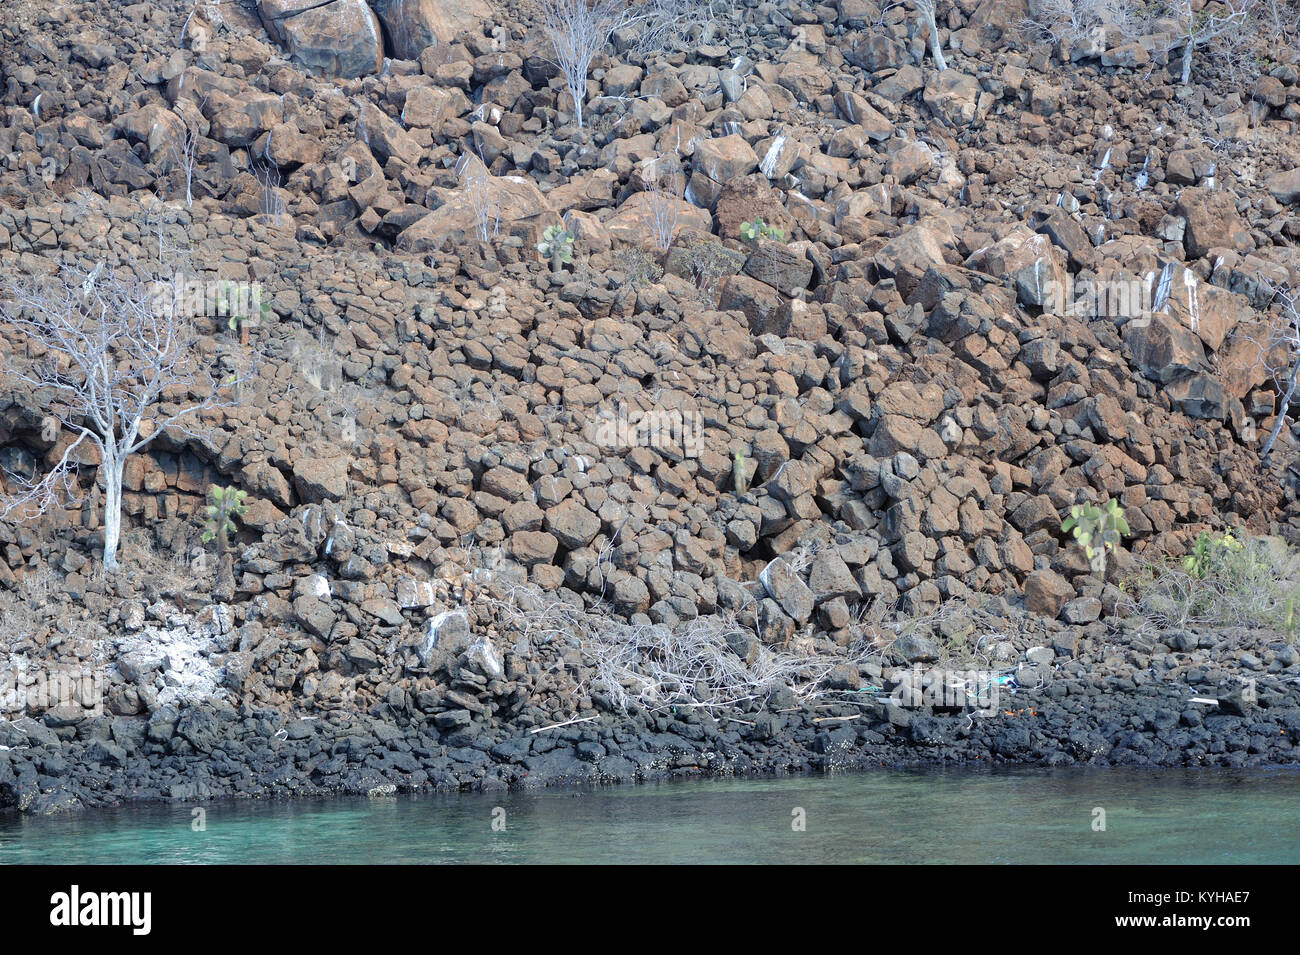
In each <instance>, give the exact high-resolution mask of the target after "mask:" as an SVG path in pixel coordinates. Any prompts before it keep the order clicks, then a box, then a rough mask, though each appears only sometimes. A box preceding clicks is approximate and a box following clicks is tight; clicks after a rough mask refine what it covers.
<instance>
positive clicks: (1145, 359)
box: [1124, 314, 1205, 384]
mask: <svg viewBox="0 0 1300 955" xmlns="http://www.w3.org/2000/svg"><path fill="white" fill-rule="evenodd" d="M1124 343H1125V344H1126V345H1128V347H1129V348H1130V349H1131V350H1132V352H1133V361H1134V362H1135V363H1136V365H1137V368H1138V370H1140V371H1141V372H1142V374H1144V375H1146V376H1147V377H1148V378H1150V379H1151V380H1152V381H1158V382H1160V383H1161V384H1168V383H1169V382H1171V381H1173V380H1174V379H1176V378H1184V377H1186V376H1188V375H1192V374H1195V373H1197V372H1200V371H1203V370H1204V369H1205V349H1204V348H1203V347H1202V345H1201V340H1200V339H1199V338H1198V337H1197V336H1196V334H1195V333H1193V332H1192V331H1190V330H1189V329H1187V328H1185V327H1184V326H1183V325H1182V323H1180V322H1178V321H1176V320H1175V319H1173V318H1171V317H1170V316H1168V315H1164V314H1157V315H1153V316H1151V317H1150V318H1149V319H1138V320H1135V321H1132V322H1129V323H1128V324H1127V325H1125V326H1124Z"/></svg>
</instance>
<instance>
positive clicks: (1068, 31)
mask: <svg viewBox="0 0 1300 955" xmlns="http://www.w3.org/2000/svg"><path fill="white" fill-rule="evenodd" d="M1135 2H1136V0H1037V2H1036V3H1034V4H1032V5H1031V6H1030V8H1029V9H1030V16H1029V17H1026V18H1025V19H1024V20H1023V21H1022V23H1021V29H1022V30H1024V31H1025V32H1026V33H1028V34H1030V35H1031V36H1035V37H1041V38H1044V39H1050V40H1053V41H1055V42H1057V43H1065V44H1067V45H1069V46H1074V45H1076V44H1078V43H1079V42H1080V41H1082V40H1086V39H1088V38H1089V37H1091V36H1093V35H1094V34H1095V33H1096V32H1097V30H1099V29H1101V28H1106V27H1109V28H1111V29H1113V30H1115V31H1116V32H1118V33H1119V34H1121V35H1127V34H1129V33H1130V32H1131V31H1132V29H1133V22H1134V18H1135V12H1134V9H1133V6H1134V3H1135Z"/></svg>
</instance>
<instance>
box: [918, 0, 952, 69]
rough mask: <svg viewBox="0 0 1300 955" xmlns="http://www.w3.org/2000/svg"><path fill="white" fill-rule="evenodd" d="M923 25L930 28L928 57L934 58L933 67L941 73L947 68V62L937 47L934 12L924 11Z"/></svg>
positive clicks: (937, 35) (937, 34)
mask: <svg viewBox="0 0 1300 955" xmlns="http://www.w3.org/2000/svg"><path fill="white" fill-rule="evenodd" d="M924 13H925V23H926V26H928V27H929V28H930V55H931V56H933V57H934V65H935V66H937V67H938V68H939V72H940V73H942V72H943V71H944V70H946V69H947V68H948V61H947V60H945V59H944V58H943V50H942V49H941V48H940V47H939V27H938V25H937V24H936V23H935V22H934V11H933V10H926V11H924Z"/></svg>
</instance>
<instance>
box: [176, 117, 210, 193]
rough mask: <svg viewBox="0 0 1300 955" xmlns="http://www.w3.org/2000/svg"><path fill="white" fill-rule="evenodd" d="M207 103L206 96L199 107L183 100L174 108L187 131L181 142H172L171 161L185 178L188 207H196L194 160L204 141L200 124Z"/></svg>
mask: <svg viewBox="0 0 1300 955" xmlns="http://www.w3.org/2000/svg"><path fill="white" fill-rule="evenodd" d="M207 101H208V98H207V97H206V96H204V97H203V98H202V99H201V100H199V102H198V104H197V105H193V104H188V103H186V101H184V100H181V101H178V102H177V103H176V105H175V106H174V107H172V110H173V112H175V113H176V115H177V116H179V117H180V120H181V122H182V123H183V124H184V126H183V128H184V130H185V132H184V133H183V134H182V137H181V139H180V140H179V141H175V140H173V142H172V147H171V153H172V155H171V159H172V162H173V163H174V164H175V165H176V166H177V167H178V168H179V169H180V170H181V173H182V174H183V175H184V176H185V205H187V206H192V205H194V160H195V158H196V157H197V155H198V150H199V142H200V141H201V140H202V139H203V134H202V132H201V131H200V123H202V121H203V105H204V104H205V103H206V102H207ZM183 103H185V105H184V106H182V104H183Z"/></svg>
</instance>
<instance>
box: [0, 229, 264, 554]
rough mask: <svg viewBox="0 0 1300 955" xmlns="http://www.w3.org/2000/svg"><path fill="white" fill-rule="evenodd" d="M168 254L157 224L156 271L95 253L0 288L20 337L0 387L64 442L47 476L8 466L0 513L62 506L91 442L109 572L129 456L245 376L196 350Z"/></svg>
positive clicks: (184, 432)
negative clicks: (87, 264) (85, 266)
mask: <svg viewBox="0 0 1300 955" xmlns="http://www.w3.org/2000/svg"><path fill="white" fill-rule="evenodd" d="M167 261H168V259H167V257H166V255H165V253H164V251H163V247H162V237H161V232H160V234H159V262H158V263H157V264H158V266H160V268H158V269H157V270H153V271H151V272H150V270H149V269H148V267H146V272H148V273H149V274H146V275H143V276H142V275H139V274H137V273H136V272H135V271H134V270H131V269H129V268H127V267H125V266H124V267H122V268H121V269H119V270H117V271H114V270H113V269H111V268H109V267H107V266H106V265H105V264H104V262H102V261H101V262H100V263H98V264H97V265H96V266H95V267H94V268H93V269H92V270H90V271H82V270H80V269H76V268H73V267H71V266H69V267H65V268H64V269H63V270H62V271H61V272H60V273H58V274H57V275H56V276H54V277H53V278H49V279H45V280H41V279H30V278H25V277H20V276H17V275H13V274H10V275H7V276H6V277H5V278H4V280H3V284H2V289H3V291H2V292H0V322H3V323H4V324H6V325H7V326H8V327H9V337H10V338H11V340H12V341H13V342H14V343H15V345H16V346H18V347H15V348H13V349H12V350H11V351H10V352H9V354H8V355H7V356H6V360H5V366H4V369H3V371H4V375H5V378H6V379H8V381H7V384H8V385H9V387H11V388H13V389H14V390H15V391H17V392H19V394H21V395H22V397H23V400H24V401H26V402H30V403H31V405H32V406H34V407H37V408H39V409H40V413H41V414H43V415H44V416H45V422H46V427H45V429H44V430H45V431H46V432H47V433H45V434H44V435H43V437H45V438H46V440H48V441H54V442H56V443H55V447H56V448H57V447H58V444H59V443H60V439H62V440H63V441H67V442H68V443H67V445H66V446H65V447H64V449H63V452H62V455H61V456H60V458H59V460H58V461H57V462H56V463H55V464H54V465H53V467H51V468H50V469H49V470H48V471H46V473H45V474H44V475H43V476H38V475H37V474H35V473H33V474H28V475H18V474H14V473H12V472H11V473H9V474H8V477H9V479H10V481H11V482H12V483H13V484H14V485H15V486H16V490H15V491H14V492H13V493H12V494H10V495H8V496H7V497H5V498H4V499H2V500H0V517H3V518H8V517H9V516H10V515H14V516H15V517H17V518H18V519H30V518H31V517H33V516H36V515H38V514H41V513H43V512H45V511H47V510H50V509H51V508H54V507H56V506H59V505H60V504H61V503H62V502H63V500H64V499H65V495H66V494H67V493H68V492H71V491H72V490H73V488H74V486H75V483H76V471H77V469H78V467H79V465H80V463H81V462H79V457H80V455H79V454H78V449H83V448H84V449H85V450H89V449H90V448H93V449H94V450H95V451H97V452H98V457H99V462H98V464H99V471H100V474H101V475H102V478H103V483H104V567H105V568H106V569H108V570H113V569H115V568H116V567H117V547H118V541H119V539H120V537H121V527H122V475H123V470H124V468H125V465H126V461H127V459H128V458H129V457H130V456H131V455H133V454H135V453H136V452H138V451H140V450H141V449H143V448H144V447H146V446H147V445H148V444H149V443H150V442H151V441H152V440H153V439H154V438H156V437H157V436H158V435H159V434H161V433H162V432H163V431H164V430H169V431H170V432H171V433H172V434H173V435H177V436H191V437H193V436H198V435H199V434H200V433H201V430H202V421H201V420H200V418H201V414H202V412H204V411H207V410H210V409H215V408H218V407H224V406H228V405H231V404H234V403H235V399H234V398H233V390H232V389H234V388H235V387H236V386H237V385H238V383H239V381H240V380H242V379H243V378H244V377H246V376H247V374H248V373H249V371H248V370H245V371H244V372H243V373H242V374H241V373H234V374H228V375H223V374H222V373H220V372H219V371H218V370H217V367H216V366H215V364H214V361H213V358H212V356H211V355H209V354H207V353H205V352H204V351H203V350H202V349H201V348H200V347H199V344H200V343H199V336H198V333H197V331H196V328H195V326H194V323H193V321H192V320H191V318H190V316H188V315H187V314H186V311H185V308H184V302H183V300H182V299H179V298H178V297H177V296H175V295H174V294H173V290H174V288H175V287H174V286H173V284H172V279H173V278H174V277H175V274H174V272H172V271H170V270H167V269H166V268H165V266H166V265H167ZM24 345H25V346H26V348H25V351H26V354H23V351H24V349H23V348H22V347H21V346H24ZM81 453H82V454H84V451H83V452H81Z"/></svg>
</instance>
